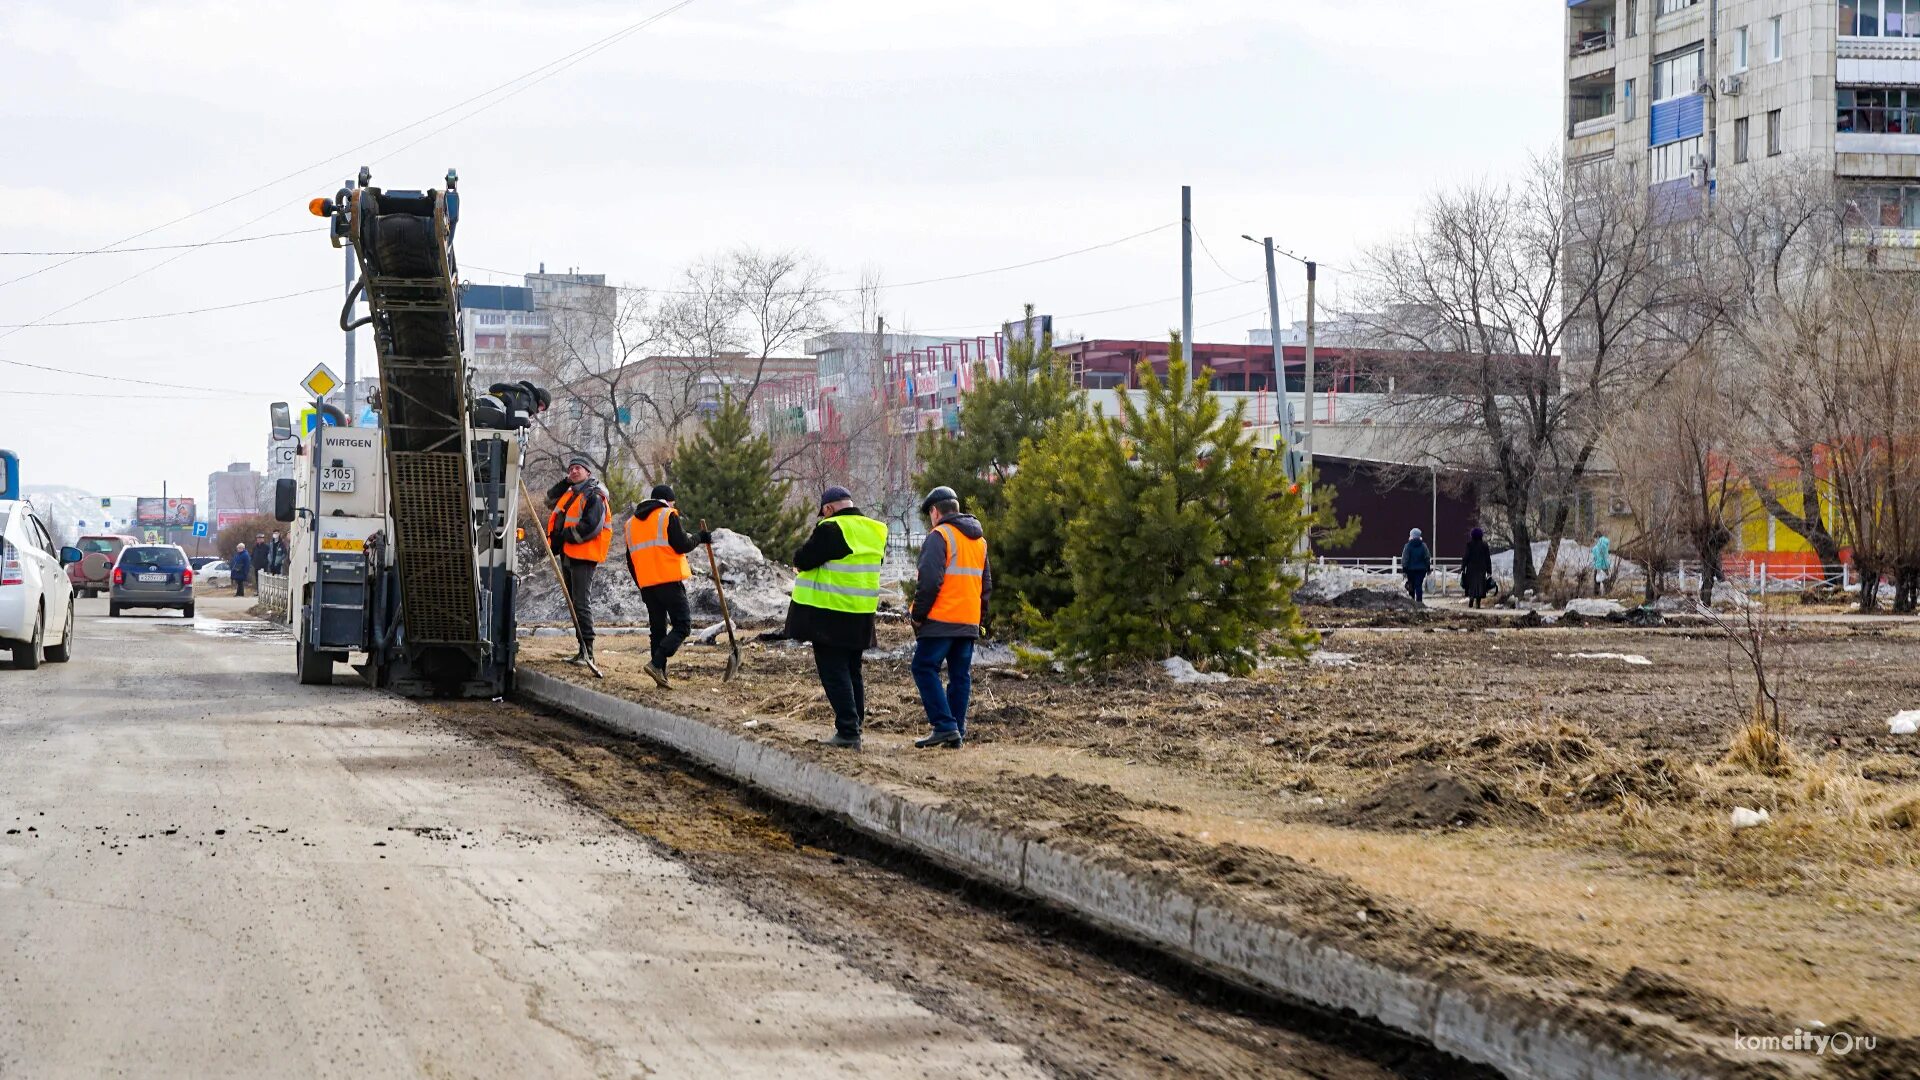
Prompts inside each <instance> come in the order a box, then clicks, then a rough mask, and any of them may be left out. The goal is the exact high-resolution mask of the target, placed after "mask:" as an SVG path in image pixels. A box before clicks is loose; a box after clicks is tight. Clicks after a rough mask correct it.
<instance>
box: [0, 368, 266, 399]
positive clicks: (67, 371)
mask: <svg viewBox="0 0 1920 1080" xmlns="http://www.w3.org/2000/svg"><path fill="white" fill-rule="evenodd" d="M0 363H5V364H12V365H13V366H14V367H23V368H31V369H33V370H34V371H49V372H53V373H54V374H56V375H79V376H81V377H83V378H88V379H100V380H102V381H104V382H122V383H132V384H133V385H135V386H158V387H160V388H162V389H165V390H194V391H197V392H200V393H204V394H232V395H236V396H240V397H263V396H267V395H266V392H265V391H261V392H259V393H255V392H253V391H249V390H233V389H228V388H225V387H218V386H192V385H189V384H187V383H174V382H161V381H159V380H156V379H135V378H132V377H129V376H126V375H102V374H100V373H99V372H97V371H80V370H78V369H76V368H63V367H54V366H52V365H50V364H35V363H30V362H28V361H26V360H0ZM24 392H25V391H18V390H11V389H9V390H8V391H7V393H9V394H14V393H24Z"/></svg>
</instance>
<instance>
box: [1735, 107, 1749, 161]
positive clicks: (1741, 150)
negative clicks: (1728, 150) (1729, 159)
mask: <svg viewBox="0 0 1920 1080" xmlns="http://www.w3.org/2000/svg"><path fill="white" fill-rule="evenodd" d="M1747 127H1748V124H1747V118H1746V117H1744V116H1743V117H1741V118H1740V119H1738V120H1735V121H1734V122H1733V160H1734V161H1735V162H1741V161H1745V160H1747Z"/></svg>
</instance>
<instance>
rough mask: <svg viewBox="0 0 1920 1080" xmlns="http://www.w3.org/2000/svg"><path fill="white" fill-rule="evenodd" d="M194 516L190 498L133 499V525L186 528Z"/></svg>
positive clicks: (191, 522)
mask: <svg viewBox="0 0 1920 1080" xmlns="http://www.w3.org/2000/svg"><path fill="white" fill-rule="evenodd" d="M195 516H196V515H195V513H194V503H193V500H192V499H148V498H141V499H136V500H134V510H133V523H134V524H135V525H141V526H146V525H153V526H157V527H159V528H163V529H171V528H186V527H187V526H189V525H192V524H193V522H194V518H195Z"/></svg>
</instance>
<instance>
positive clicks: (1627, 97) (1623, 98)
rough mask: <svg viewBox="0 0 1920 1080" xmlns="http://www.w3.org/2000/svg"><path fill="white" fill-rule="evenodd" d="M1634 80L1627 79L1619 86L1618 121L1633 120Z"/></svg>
mask: <svg viewBox="0 0 1920 1080" xmlns="http://www.w3.org/2000/svg"><path fill="white" fill-rule="evenodd" d="M1633 84H1634V80H1632V79H1628V80H1626V81H1625V82H1623V83H1621V84H1620V119H1622V120H1631V119H1633V90H1634V86H1633Z"/></svg>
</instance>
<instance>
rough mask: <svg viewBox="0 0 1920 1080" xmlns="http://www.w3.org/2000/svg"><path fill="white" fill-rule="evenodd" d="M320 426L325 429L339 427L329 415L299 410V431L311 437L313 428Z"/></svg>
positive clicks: (310, 410)
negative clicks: (322, 425)
mask: <svg viewBox="0 0 1920 1080" xmlns="http://www.w3.org/2000/svg"><path fill="white" fill-rule="evenodd" d="M320 424H324V425H326V426H327V427H338V426H339V424H338V422H337V421H335V420H334V419H333V416H332V415H331V414H329V413H323V412H315V411H314V410H312V409H301V410H300V430H301V431H304V432H306V433H308V434H309V435H311V434H312V433H313V429H314V427H315V426H316V425H320Z"/></svg>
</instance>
